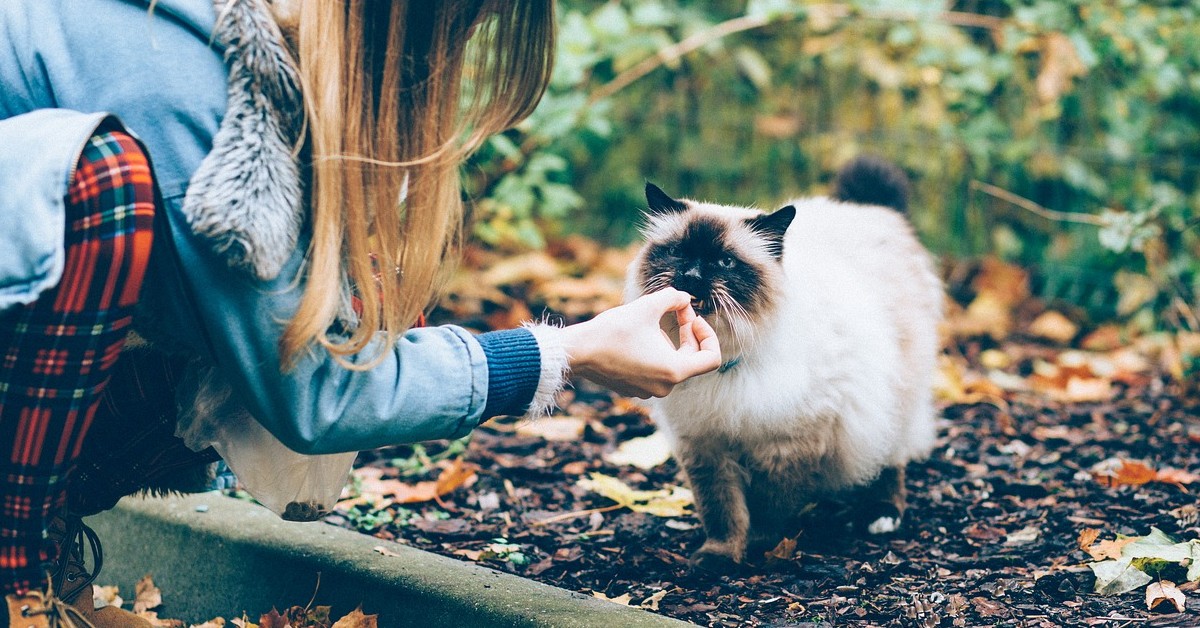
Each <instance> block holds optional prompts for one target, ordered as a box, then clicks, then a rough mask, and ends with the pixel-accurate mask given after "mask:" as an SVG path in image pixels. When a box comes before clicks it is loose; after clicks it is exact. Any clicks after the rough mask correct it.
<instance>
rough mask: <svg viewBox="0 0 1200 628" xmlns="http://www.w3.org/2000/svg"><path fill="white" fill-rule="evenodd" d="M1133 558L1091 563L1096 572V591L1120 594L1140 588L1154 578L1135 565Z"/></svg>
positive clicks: (1102, 593) (1105, 593)
mask: <svg viewBox="0 0 1200 628" xmlns="http://www.w3.org/2000/svg"><path fill="white" fill-rule="evenodd" d="M1132 560H1133V559H1131V558H1122V559H1120V560H1106V561H1103V562H1099V563H1091V564H1090V565H1089V566H1090V567H1091V568H1092V572H1093V573H1095V574H1096V588H1095V591H1096V593H1099V594H1100V595H1120V594H1122V593H1128V592H1130V591H1133V590H1135V589H1140V588H1141V587H1143V586H1144V585H1146V584H1147V583H1149V582H1151V581H1153V580H1154V578H1151V577H1150V576H1148V575H1147V574H1146V573H1145V572H1143V571H1141V570H1139V569H1138V568H1137V567H1134V566H1133V565H1132V564H1130V563H1131V562H1132Z"/></svg>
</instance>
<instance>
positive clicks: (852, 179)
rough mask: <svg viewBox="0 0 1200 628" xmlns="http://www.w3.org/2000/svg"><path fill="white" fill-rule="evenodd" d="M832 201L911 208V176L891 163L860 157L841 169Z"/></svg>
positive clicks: (897, 208)
mask: <svg viewBox="0 0 1200 628" xmlns="http://www.w3.org/2000/svg"><path fill="white" fill-rule="evenodd" d="M832 196H833V198H834V199H835V200H839V201H847V202H850V203H860V204H863V205H883V206H884V207H891V208H892V209H895V210H896V211H899V212H905V211H906V210H907V209H908V175H906V174H904V171H903V170H901V169H900V168H899V167H897V166H896V165H895V164H893V163H892V162H890V161H887V160H886V159H883V158H881V157H874V156H871V155H860V156H858V157H855V158H854V159H853V160H851V161H850V163H848V164H846V165H845V166H843V167H842V170H841V171H840V172H838V175H837V178H836V179H834V181H833V195H832Z"/></svg>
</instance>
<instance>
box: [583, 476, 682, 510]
mask: <svg viewBox="0 0 1200 628" xmlns="http://www.w3.org/2000/svg"><path fill="white" fill-rule="evenodd" d="M576 484H578V485H579V486H581V487H583V488H585V489H587V490H589V491H592V492H594V493H599V494H600V495H603V496H605V497H607V498H609V499H611V500H613V501H615V502H617V504H618V505H620V506H623V507H625V508H628V509H630V510H632V511H634V512H644V513H646V514H650V515H654V516H657V517H682V516H684V515H687V514H690V513H691V511H690V510H688V507H689V506H691V505H692V503H693V498H692V492H691V491H690V490H688V489H686V488H683V487H681V486H668V487H666V488H662V489H659V490H656V491H639V490H634V489H632V488H630V487H629V485H627V484H625V483H624V482H622V481H621V480H619V479H617V478H614V477H612V476H609V475H604V474H603V473H592V474H591V477H590V478H581V479H580V480H579V481H578V482H576Z"/></svg>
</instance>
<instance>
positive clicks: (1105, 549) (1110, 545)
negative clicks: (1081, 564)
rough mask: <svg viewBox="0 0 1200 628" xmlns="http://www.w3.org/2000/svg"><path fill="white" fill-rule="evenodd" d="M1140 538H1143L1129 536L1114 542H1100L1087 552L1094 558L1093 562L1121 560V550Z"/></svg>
mask: <svg viewBox="0 0 1200 628" xmlns="http://www.w3.org/2000/svg"><path fill="white" fill-rule="evenodd" d="M1139 538H1141V537H1137V536H1129V537H1125V538H1123V539H1114V540H1112V541H1100V542H1099V543H1094V544H1092V545H1091V547H1088V548H1087V549H1086V550H1085V551H1086V552H1087V553H1088V555H1089V556H1091V557H1092V560H1104V559H1106V558H1111V559H1113V560H1119V559H1120V558H1121V550H1122V549H1124V547H1125V546H1126V545H1129V544H1130V543H1132V542H1134V541H1136V540H1138V539H1139Z"/></svg>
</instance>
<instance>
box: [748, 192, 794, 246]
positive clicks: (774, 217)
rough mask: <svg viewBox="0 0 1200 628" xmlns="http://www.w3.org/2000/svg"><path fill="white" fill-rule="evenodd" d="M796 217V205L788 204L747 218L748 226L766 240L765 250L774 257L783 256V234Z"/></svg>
mask: <svg viewBox="0 0 1200 628" xmlns="http://www.w3.org/2000/svg"><path fill="white" fill-rule="evenodd" d="M795 217H796V206H795V205H788V206H787V207H783V208H781V209H777V210H775V212H774V213H770V214H763V215H762V216H757V217H754V218H751V219H750V220H747V221H746V222H747V223H748V224H749V225H750V228H751V229H753V230H754V231H756V232H758V233H759V234H761V235H762V236H763V237H764V238H766V240H767V250H768V251H770V252H771V255H774V256H775V258H776V259H778V258H780V257H783V234H784V233H787V228H788V225H790V224H792V219H793V218H795Z"/></svg>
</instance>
